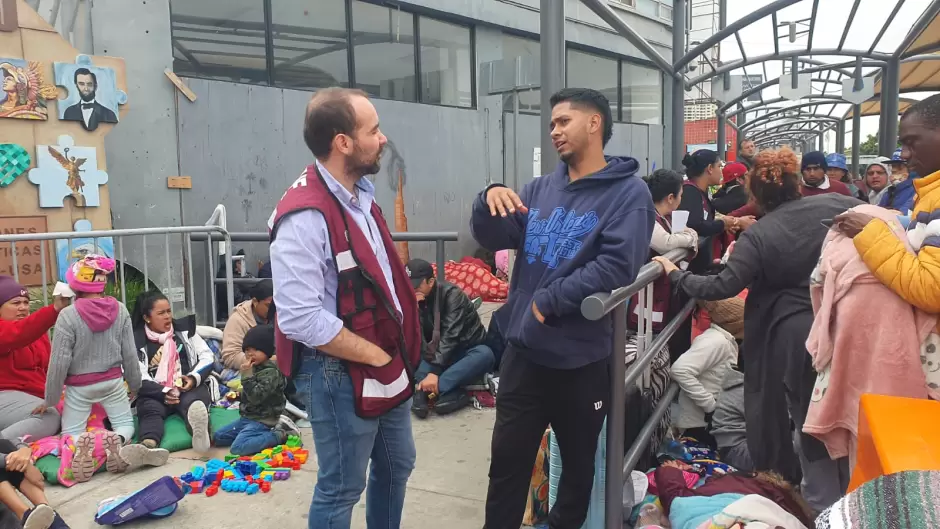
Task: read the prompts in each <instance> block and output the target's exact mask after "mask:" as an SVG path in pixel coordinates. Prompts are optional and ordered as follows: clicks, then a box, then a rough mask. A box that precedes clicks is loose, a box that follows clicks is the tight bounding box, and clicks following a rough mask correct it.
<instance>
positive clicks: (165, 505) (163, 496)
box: [95, 476, 184, 525]
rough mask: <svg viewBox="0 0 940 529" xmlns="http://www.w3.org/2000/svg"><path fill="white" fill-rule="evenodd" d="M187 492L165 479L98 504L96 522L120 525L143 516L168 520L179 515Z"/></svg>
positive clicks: (171, 479)
mask: <svg viewBox="0 0 940 529" xmlns="http://www.w3.org/2000/svg"><path fill="white" fill-rule="evenodd" d="M183 496H184V492H183V490H182V489H181V487H180V486H179V485H178V484H177V483H176V482H175V480H174V479H173V478H171V477H169V476H164V477H162V478H160V479H158V480H156V481H154V482H153V483H151V484H150V485H147V486H146V487H144V488H142V489H140V490H138V491H137V492H134V493H131V494H127V495H124V496H118V497H116V498H108V499H106V500H102V501H101V502H99V503H98V512H97V513H96V514H95V522H97V523H98V524H100V525H118V524H122V523H124V522H129V521H131V520H136V519H137V518H141V517H143V516H150V517H165V516H169V515H170V514H173V512H175V511H176V507H175V506H176V503H177V502H178V501H180V500H181V499H183Z"/></svg>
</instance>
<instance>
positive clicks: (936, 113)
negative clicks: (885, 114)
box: [901, 94, 940, 129]
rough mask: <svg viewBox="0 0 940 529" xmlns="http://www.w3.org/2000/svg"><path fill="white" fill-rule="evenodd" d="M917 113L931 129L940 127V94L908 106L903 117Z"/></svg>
mask: <svg viewBox="0 0 940 529" xmlns="http://www.w3.org/2000/svg"><path fill="white" fill-rule="evenodd" d="M914 114H917V115H918V116H920V117H921V118H923V119H922V120H921V121H923V122H924V125H926V126H927V127H929V128H931V129H937V128H940V94H934V95H932V96H930V97H928V98H927V99H923V100H921V101H918V102H916V103H914V104H913V105H911V106H909V107H907V110H905V111H904V114H902V115H901V119H904V118H906V117H908V116H912V115H914Z"/></svg>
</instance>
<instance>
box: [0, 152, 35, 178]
mask: <svg viewBox="0 0 940 529" xmlns="http://www.w3.org/2000/svg"><path fill="white" fill-rule="evenodd" d="M31 162H32V160H31V159H30V157H29V153H28V152H26V149H24V148H23V147H21V146H19V145H17V144H15V143H0V187H6V186H8V185H10V184H12V183H13V181H14V180H16V177H18V176H20V175H21V174H23V173H25V172H26V171H27V170H28V169H29V164H30V163H31Z"/></svg>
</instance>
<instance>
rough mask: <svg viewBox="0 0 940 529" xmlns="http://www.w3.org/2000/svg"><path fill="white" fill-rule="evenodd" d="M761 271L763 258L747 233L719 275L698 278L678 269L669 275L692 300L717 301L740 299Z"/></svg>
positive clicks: (735, 247)
mask: <svg viewBox="0 0 940 529" xmlns="http://www.w3.org/2000/svg"><path fill="white" fill-rule="evenodd" d="M759 271H760V254H759V253H758V251H757V247H756V246H755V245H754V241H753V238H752V237H750V236H749V232H744V235H742V236H741V238H740V239H738V241H737V242H736V243H735V245H734V252H732V253H731V257H730V258H728V264H727V265H726V266H725V268H724V270H722V271H721V273H719V274H718V275H712V276H699V275H695V274H693V273H691V272H683V271H682V270H677V269H675V270H672V271H671V272H669V279H670V280H671V281H672V283H673V284H674V285H676V288H678V289H681V290H682V291H683V292H685V294H686V295H688V296H689V297H693V298H699V299H704V300H705V301H714V300H718V299H727V298H730V297H733V296H737V295H738V294H740V293H741V291H742V290H744V289H745V288H747V286H748V285H750V284H751V281H753V280H754V279H755V278H756V277H757V274H758V272H759Z"/></svg>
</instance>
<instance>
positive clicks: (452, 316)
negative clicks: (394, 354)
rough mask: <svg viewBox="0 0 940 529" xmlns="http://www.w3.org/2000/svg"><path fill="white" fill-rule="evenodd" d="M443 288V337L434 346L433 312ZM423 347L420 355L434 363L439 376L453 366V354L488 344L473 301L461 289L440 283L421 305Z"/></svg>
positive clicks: (446, 283)
mask: <svg viewBox="0 0 940 529" xmlns="http://www.w3.org/2000/svg"><path fill="white" fill-rule="evenodd" d="M438 288H440V289H442V298H443V303H442V304H441V334H440V341H439V342H438V344H437V347H435V346H434V345H435V344H434V343H433V341H434V340H433V336H434V312H435V309H436V307H437V289H438ZM418 310H419V311H420V318H421V333H422V335H423V336H424V342H425V343H424V346H423V347H422V351H421V355H422V356H423V357H424V360H425V361H427V362H428V363H429V364H431V367H432V368H433V369H432V372H433V373H435V374H440V373H441V372H442V371H444V370H445V369H447V368H448V367H450V366H451V364H453V363H454V353H457V352H460V351H465V350H467V349H469V348H471V347H474V346H476V345H480V344H481V343H484V342H485V341H486V329H485V328H484V327H483V322H481V321H480V315H479V314H478V313H477V311H476V309H475V308H473V302H471V301H470V298H469V297H467V295H466V294H465V293H464V291H463V290H460V287H457V286H455V285H452V284H450V283H448V282H446V281H441V282H439V283H438V284H437V285H435V287H434V288H433V289H432V290H431V293H430V294H429V295H428V299H427V300H425V301H422V302H421V303H420V304H419V305H418Z"/></svg>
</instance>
